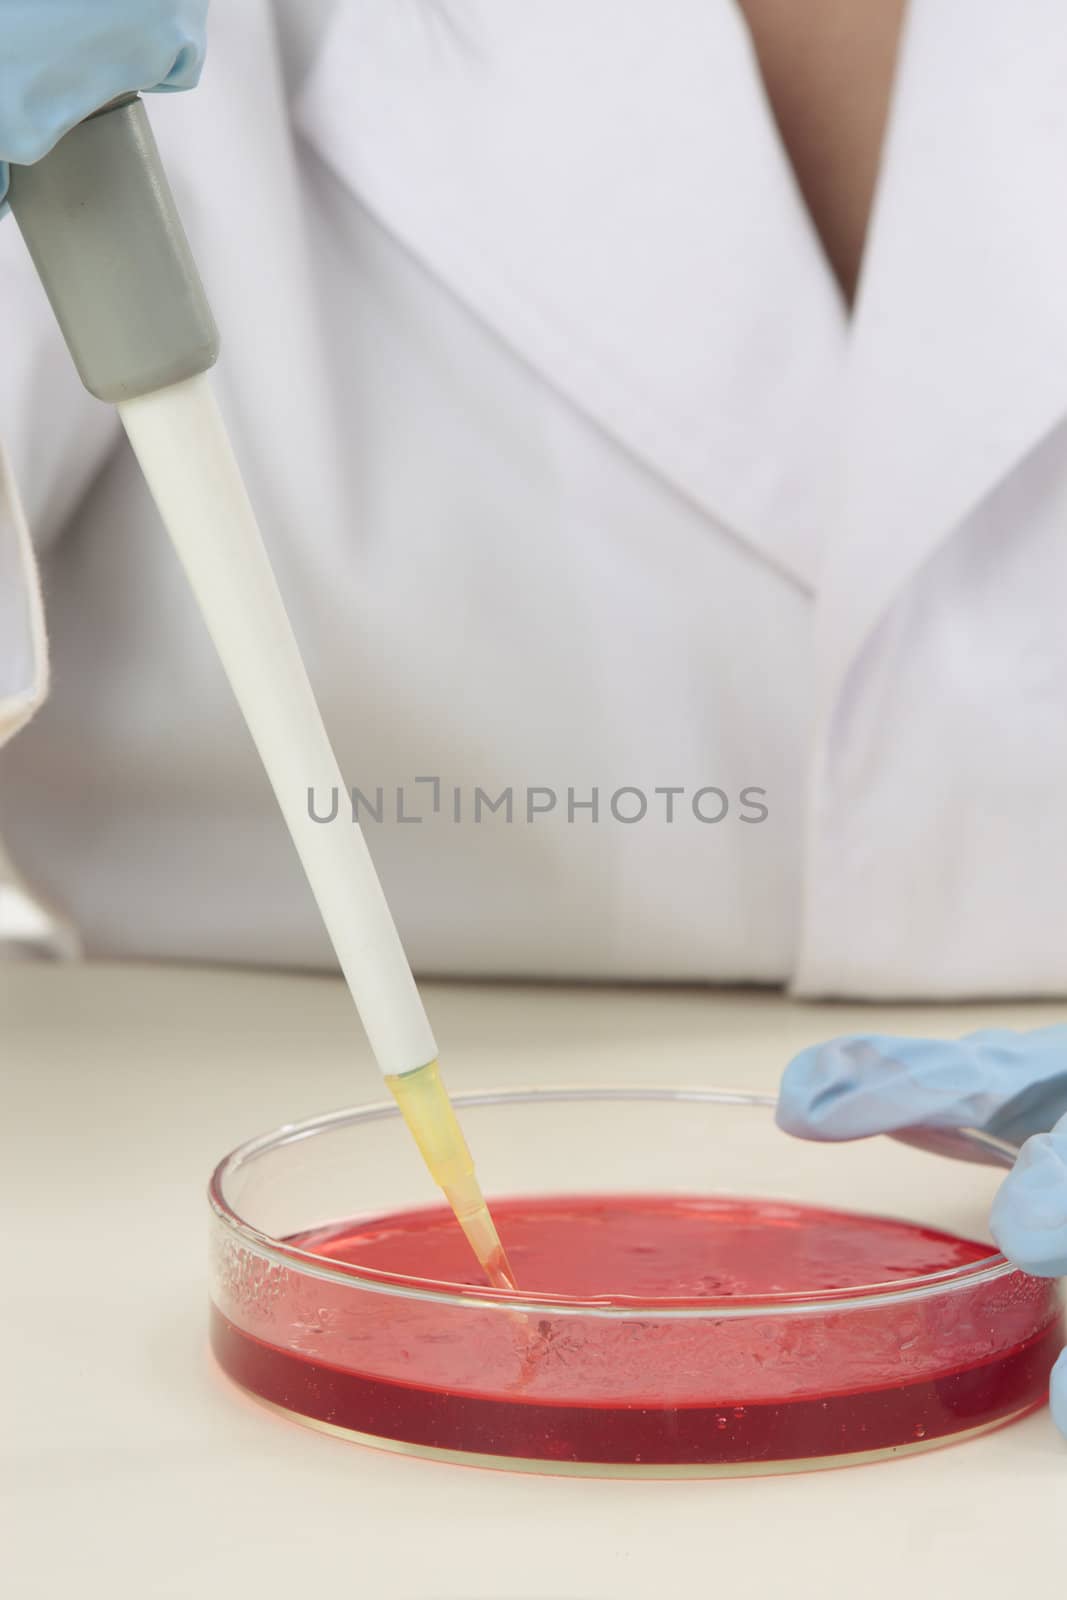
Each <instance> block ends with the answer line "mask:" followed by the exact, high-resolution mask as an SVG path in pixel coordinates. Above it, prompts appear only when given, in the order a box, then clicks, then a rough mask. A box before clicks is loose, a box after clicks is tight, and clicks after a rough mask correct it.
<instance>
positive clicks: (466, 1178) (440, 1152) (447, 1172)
mask: <svg viewBox="0 0 1067 1600" xmlns="http://www.w3.org/2000/svg"><path fill="white" fill-rule="evenodd" d="M385 1081H386V1083H387V1084H388V1085H389V1090H390V1093H391V1094H392V1096H393V1099H394V1100H395V1101H396V1103H397V1105H398V1106H399V1107H400V1110H401V1113H402V1114H403V1118H404V1121H405V1122H406V1123H407V1125H408V1128H409V1129H410V1130H411V1134H412V1137H413V1138H414V1140H415V1143H416V1144H417V1145H418V1147H419V1150H420V1152H421V1154H422V1159H423V1160H424V1161H425V1163H426V1165H427V1167H428V1168H429V1169H430V1176H431V1177H432V1178H433V1180H434V1182H435V1183H436V1184H437V1185H438V1186H439V1188H441V1189H443V1190H444V1194H445V1198H446V1200H447V1201H448V1203H449V1205H450V1206H451V1207H452V1210H453V1211H454V1212H455V1213H456V1220H457V1222H458V1223H459V1225H460V1227H461V1228H462V1229H463V1232H464V1234H465V1235H466V1239H467V1242H468V1244H469V1245H470V1247H471V1249H472V1250H473V1251H474V1254H475V1255H476V1256H477V1258H478V1262H479V1265H480V1266H481V1268H482V1271H483V1272H484V1273H485V1275H486V1277H487V1278H488V1279H489V1282H490V1283H491V1284H492V1286H493V1288H494V1289H515V1288H516V1287H517V1285H516V1282H515V1274H514V1273H513V1272H512V1270H511V1265H510V1263H509V1261H508V1258H507V1255H506V1254H505V1251H504V1246H503V1245H502V1244H501V1242H500V1235H499V1234H498V1233H497V1231H496V1224H495V1223H494V1221H493V1219H492V1217H491V1215H490V1213H489V1207H488V1206H487V1205H486V1203H485V1196H484V1195H483V1194H482V1191H481V1187H480V1185H479V1183H478V1179H477V1177H476V1176H475V1172H474V1161H473V1159H472V1157H471V1153H470V1151H469V1150H468V1148H467V1141H466V1139H464V1137H463V1130H462V1128H461V1127H460V1125H459V1122H458V1120H457V1118H456V1113H455V1110H454V1109H453V1106H452V1102H451V1100H450V1099H449V1098H448V1091H447V1090H446V1088H445V1086H444V1083H443V1082H442V1080H441V1070H440V1068H439V1066H438V1064H437V1062H436V1061H428V1062H427V1063H426V1065H425V1066H423V1067H418V1068H416V1070H415V1071H414V1072H403V1073H397V1074H394V1075H393V1076H391V1077H387V1078H386V1080H385Z"/></svg>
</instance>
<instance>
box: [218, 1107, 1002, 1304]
mask: <svg viewBox="0 0 1067 1600" xmlns="http://www.w3.org/2000/svg"><path fill="white" fill-rule="evenodd" d="M568 1100H579V1101H608V1102H619V1101H642V1100H644V1101H650V1100H651V1101H691V1102H695V1103H700V1104H705V1105H723V1106H728V1105H740V1106H749V1107H760V1106H762V1107H765V1108H766V1109H767V1110H772V1109H773V1107H774V1106H775V1105H776V1104H777V1096H775V1095H773V1094H764V1093H756V1092H752V1091H748V1090H740V1089H738V1090H735V1089H711V1088H709V1089H704V1088H700V1087H698V1086H688V1085H678V1086H672V1087H667V1086H659V1085H656V1086H643V1085H634V1086H626V1087H619V1086H616V1087H602V1086H600V1085H588V1086H586V1085H580V1084H554V1085H545V1086H538V1087H534V1086H524V1087H521V1088H515V1089H480V1090H467V1091H465V1092H463V1093H460V1094H454V1095H453V1096H452V1101H453V1104H454V1105H455V1106H456V1107H457V1109H459V1110H462V1109H463V1108H464V1107H475V1106H492V1105H522V1104H530V1103H539V1104H547V1103H551V1102H564V1101H568ZM399 1116H400V1111H399V1108H398V1107H397V1106H396V1104H395V1103H394V1102H392V1101H388V1100H381V1101H375V1102H373V1103H371V1104H369V1105H365V1106H349V1107H344V1108H342V1109H341V1110H339V1111H330V1112H326V1113H325V1114H323V1115H320V1116H317V1117H309V1118H307V1119H305V1120H304V1121H302V1122H294V1123H286V1124H283V1126H282V1127H280V1128H276V1129H274V1130H273V1131H272V1132H270V1133H265V1134H260V1135H258V1136H257V1137H255V1138H252V1139H248V1140H246V1141H245V1142H244V1144H241V1145H238V1146H237V1147H236V1149H234V1150H231V1151H230V1153H229V1154H228V1155H226V1156H224V1157H223V1158H222V1160H221V1161H220V1162H219V1163H218V1165H217V1166H216V1168H215V1170H214V1172H213V1173H212V1175H211V1179H210V1182H209V1184H208V1203H209V1205H210V1207H211V1210H212V1211H213V1213H214V1215H215V1217H216V1218H217V1219H218V1221H219V1222H220V1223H221V1224H222V1225H223V1227H225V1228H226V1229H227V1230H228V1231H229V1232H231V1233H233V1234H235V1235H236V1236H237V1237H238V1238H239V1239H240V1240H241V1241H242V1243H244V1244H245V1245H247V1246H250V1247H251V1248H253V1249H254V1250H255V1251H257V1253H258V1254H259V1255H261V1256H263V1257H265V1258H266V1259H267V1260H269V1261H270V1262H271V1263H272V1264H274V1265H276V1266H280V1267H283V1268H287V1269H289V1270H290V1271H294V1272H298V1273H300V1274H301V1275H302V1276H305V1277H311V1278H316V1279H320V1280H323V1281H325V1282H328V1283H335V1284H338V1285H341V1286H347V1287H349V1288H351V1289H353V1290H355V1289H359V1290H363V1291H365V1292H367V1293H371V1294H382V1295H390V1296H395V1297H398V1298H401V1299H409V1300H421V1301H429V1302H431V1303H432V1304H436V1305H448V1306H454V1307H458V1308H468V1309H471V1310H481V1311H486V1310H489V1311H500V1312H516V1311H517V1312H527V1313H529V1312H531V1311H537V1310H548V1311H551V1313H552V1315H553V1316H554V1317H558V1316H576V1317H594V1318H610V1319H615V1320H630V1321H633V1320H641V1319H646V1318H652V1317H654V1318H655V1319H656V1321H657V1322H659V1321H666V1322H674V1321H693V1320H698V1319H699V1320H719V1319H723V1320H727V1319H728V1320H734V1319H738V1318H744V1317H766V1316H768V1315H769V1314H773V1315H774V1316H775V1317H780V1316H818V1315H820V1314H826V1313H828V1312H833V1311H839V1312H843V1311H850V1310H857V1311H858V1310H865V1309H872V1308H874V1307H879V1306H888V1305H900V1304H907V1303H914V1302H918V1301H920V1300H923V1299H925V1298H927V1297H928V1296H930V1295H935V1294H936V1295H944V1294H951V1293H953V1292H955V1291H958V1290H963V1289H972V1288H974V1287H975V1285H977V1284H982V1283H990V1282H994V1281H995V1280H996V1279H998V1278H1002V1277H1007V1276H1009V1275H1010V1274H1012V1273H1014V1272H1017V1271H1018V1268H1017V1267H1015V1266H1013V1264H1012V1263H1011V1262H1010V1261H1008V1260H1007V1259H1006V1258H1005V1257H1004V1256H1003V1255H1002V1254H1001V1252H1000V1251H998V1250H995V1249H993V1248H991V1249H990V1253H989V1255H988V1256H986V1257H983V1258H981V1259H980V1260H978V1261H972V1262H967V1263H966V1264H965V1265H963V1266H960V1267H952V1268H949V1269H948V1270H946V1271H943V1272H936V1273H926V1274H923V1275H922V1276H920V1277H915V1278H898V1279H895V1280H894V1281H893V1282H891V1283H885V1284H864V1285H857V1286H854V1287H851V1288H848V1289H837V1290H829V1291H827V1290H821V1291H819V1292H818V1293H813V1294H806V1293H793V1294H766V1295H749V1296H746V1297H744V1298H741V1297H731V1298H729V1299H721V1300H719V1299H713V1298H707V1299H690V1300H683V1299H677V1300H676V1299H666V1298H660V1299H644V1300H639V1299H634V1298H627V1297H624V1296H612V1297H611V1298H610V1299H609V1298H599V1299H597V1298H592V1299H580V1298H578V1297H576V1296H569V1295H549V1294H522V1293H521V1292H519V1293H508V1292H506V1291H504V1290H499V1289H490V1288H488V1287H486V1288H477V1287H473V1288H468V1287H466V1286H461V1285H446V1284H441V1283H439V1282H437V1281H436V1280H433V1279H428V1278H412V1277H402V1276H400V1275H399V1274H396V1273H391V1272H382V1271H379V1270H377V1269H375V1268H369V1267H353V1266H349V1265H347V1264H344V1263H337V1262H331V1261H328V1260H327V1259H326V1257H324V1256H317V1255H315V1254H313V1253H312V1252H310V1251H307V1250H301V1249H298V1248H297V1247H296V1246H294V1245H291V1244H288V1243H287V1242H286V1241H285V1240H284V1239H276V1238H274V1237H273V1236H272V1235H270V1234H268V1233H264V1232H263V1231H262V1230H261V1229H259V1228H257V1227H255V1225H254V1224H252V1223H250V1222H248V1221H247V1220H246V1219H245V1218H243V1217H242V1216H240V1214H239V1213H238V1212H237V1210H236V1209H235V1208H234V1207H233V1206H232V1205H231V1204H230V1201H229V1200H228V1198H227V1194H226V1186H227V1183H228V1181H229V1180H230V1179H231V1178H234V1177H235V1176H236V1175H237V1174H238V1173H239V1172H240V1171H241V1170H242V1168H244V1167H247V1166H249V1165H251V1164H252V1163H254V1162H256V1161H258V1160H262V1159H264V1158H265V1157H267V1156H269V1155H271V1154H273V1153H274V1152H275V1151H277V1150H280V1149H282V1148H284V1147H285V1146H286V1145H290V1144H296V1143H298V1142H300V1141H302V1140H305V1139H311V1138H315V1137H317V1136H318V1135H321V1134H324V1133H330V1132H332V1131H335V1130H336V1129H338V1128H343V1127H351V1126H359V1125H360V1124H365V1123H372V1122H379V1121H383V1120H386V1119H389V1118H399ZM959 1137H960V1139H961V1140H962V1142H963V1143H964V1144H965V1145H967V1146H970V1148H971V1150H972V1151H973V1158H974V1159H975V1160H979V1161H984V1162H986V1163H991V1164H993V1165H997V1166H1002V1167H1004V1168H1005V1170H1007V1169H1008V1168H1009V1167H1011V1166H1012V1165H1013V1163H1014V1161H1015V1158H1016V1155H1017V1153H1018V1152H1017V1151H1016V1149H1015V1148H1014V1146H1013V1145H1010V1144H1008V1143H1007V1142H1006V1141H1004V1140H1002V1139H997V1138H995V1137H994V1136H993V1135H992V1134H987V1133H983V1132H982V1131H981V1130H979V1129H975V1128H965V1129H961V1130H960V1131H959Z"/></svg>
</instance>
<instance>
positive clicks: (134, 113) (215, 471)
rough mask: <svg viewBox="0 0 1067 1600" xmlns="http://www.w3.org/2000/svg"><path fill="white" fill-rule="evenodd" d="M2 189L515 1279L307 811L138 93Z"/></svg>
mask: <svg viewBox="0 0 1067 1600" xmlns="http://www.w3.org/2000/svg"><path fill="white" fill-rule="evenodd" d="M9 200H10V203H11V209H12V212H13V213H14V216H15V219H16V221H17V222H18V225H19V228H20V229H21V231H22V234H23V237H24V239H25V241H26V244H27V246H28V248H29V251H30V255H31V256H32V258H33V262H34V265H35V267H36V268H37V272H38V274H39V276H40V278H41V281H42V283H43V284H44V288H45V291H46V293H47V295H48V298H49V300H50V301H51V304H52V309H53V311H54V312H55V314H56V317H57V320H58V322H59V325H60V328H61V330H62V332H63V336H64V338H65V339H66V342H67V345H68V348H69V349H70V352H71V355H72V356H73V358H74V363H75V365H76V367H77V369H78V373H79V375H80V377H81V379H82V382H83V383H84V384H85V386H86V388H87V389H88V390H89V391H90V393H91V394H94V395H95V396H96V397H97V398H98V399H100V400H105V401H108V402H110V403H112V404H114V405H116V406H117V407H118V410H119V414H120V416H121V418H122V421H123V425H124V427H125V428H126V432H127V434H128V435H129V438H130V442H131V444H132V445H133V449H134V452H135V454H136V455H137V458H138V461H139V462H140V465H141V469H142V471H143V473H144V475H145V478H146V480H147V482H148V485H149V488H150V489H151V491H152V494H153V497H154V499H155V501H156V504H157V506H158V508H159V511H160V514H161V516H162V518H163V521H164V523H165V525H166V527H167V529H168V532H169V533H170V535H171V537H172V539H173V541H174V544H175V547H176V549H177V551H178V555H179V557H180V559H181V561H182V564H183V566H184V568H185V571H186V574H187V576H188V578H189V581H190V583H191V585H192V588H193V591H194V593H195V595H196V598H197V601H198V603H199V606H200V609H201V612H202V614H203V616H204V620H205V622H206V623H207V626H208V629H209V631H210V633H211V636H212V638H213V640H214V642H215V646H216V649H217V650H218V653H219V656H220V658H221V660H222V664H223V667H224V668H225V671H226V674H227V676H228V678H229V680H230V683H231V685H232V687H233V690H234V694H235V695H236V698H237V701H238V704H239V705H240V708H241V711H242V713H243V714H244V717H245V720H246V722H247V724H248V727H249V730H250V732H251V734H252V737H253V740H254V741H255V744H256V748H257V749H258V751H259V754H260V758H261V760H262V762H263V765H264V767H265V768H266V771H267V775H268V777H269V779H270V781H271V785H272V787H273V789H274V792H275V795H276V797H277V799H278V803H279V805H280V807H281V810H282V814H283V816H284V817H285V821H286V823H287V825H288V828H289V832H290V834H291V836H292V839H293V842H294V844H295V846H296V849H297V851H298V853H299V856H300V860H301V862H302V864H303V867H304V871H305V873H306V875H307V878H308V881H309V883H310V885H311V889H312V892H313V894H314V896H315V899H316V901H317V903H318V906H319V910H320V912H321V914H322V918H323V921H324V923H325V924H326V929H327V932H328V933H329V935H330V939H331V941H332V943H333V946H334V949H335V950H336V952H337V957H338V960H339V962H340V965H341V970H342V972H343V973H344V976H345V979H346V981H347V983H348V987H349V989H350V991H351V994H352V998H353V1000H354V1001H355V1004H356V1008H357V1010H358V1012H359V1015H360V1017H361V1019H362V1022H363V1026H364V1028H365V1030H366V1033H367V1037H368V1039H369V1041H370V1045H371V1049H372V1051H373V1053H374V1057H375V1060H376V1061H377V1063H378V1066H379V1069H380V1070H381V1072H382V1075H383V1076H384V1078H385V1081H386V1084H387V1085H388V1087H389V1089H390V1091H391V1093H392V1094H393V1097H394V1098H395V1100H396V1102H397V1104H398V1106H399V1108H400V1111H401V1113H402V1115H403V1117H404V1120H405V1122H406V1123H407V1125H408V1127H409V1128H410V1130H411V1132H412V1134H413V1135H414V1137H415V1141H416V1143H417V1145H418V1148H419V1150H420V1152H421V1154H422V1157H423V1159H424V1161H425V1162H426V1165H427V1167H428V1168H429V1170H430V1173H431V1176H432V1177H433V1179H434V1181H435V1182H436V1183H437V1184H438V1185H439V1187H440V1188H441V1189H442V1190H443V1191H444V1194H445V1196H446V1198H447V1200H448V1202H449V1204H450V1205H451V1207H452V1209H453V1211H454V1212H455V1214H456V1217H457V1219H458V1221H459V1223H460V1226H461V1227H462V1229H463V1231H464V1233H465V1234H466V1236H467V1239H468V1241H469V1242H470V1244H471V1247H472V1249H473V1250H474V1253H475V1255H476V1256H477V1258H478V1260H479V1262H480V1263H481V1265H482V1267H483V1269H484V1271H485V1272H486V1274H487V1276H488V1277H489V1280H490V1282H491V1283H493V1284H495V1285H496V1286H498V1287H503V1288H512V1287H514V1278H513V1276H512V1273H511V1269H510V1267H509V1265H508V1261H507V1257H506V1255H505V1253H504V1250H503V1247H502V1245H501V1243H500V1239H499V1237H498V1236H497V1232H496V1228H495V1226H494V1223H493V1220H492V1217H491V1216H490V1213H489V1209H488V1207H487V1206H486V1203H485V1199H484V1197H483V1195H482V1192H481V1188H480V1186H479V1184H478V1180H477V1177H476V1175H475V1170H474V1163H473V1160H472V1159H471V1155H470V1151H469V1150H468V1148H467V1144H466V1141H465V1139H464V1137H463V1133H462V1130H461V1128H460V1126H459V1122H458V1120H457V1118H456V1115H455V1112H454V1110H453V1108H452V1104H451V1101H450V1100H449V1098H448V1094H447V1092H446V1090H445V1087H444V1084H443V1082H442V1079H441V1074H440V1070H439V1067H438V1063H437V1044H436V1042H435V1040H434V1036H433V1033H432V1031H431V1028H430V1024H429V1020H428V1018H427V1016H426V1012H425V1010H424V1008H423V1004H422V1000H421V998H420V996H419V992H418V989H417V987H416V984H415V980H414V977H413V975H412V972H411V968H410V966H409V965H408V961H407V957H406V956H405V954H404V949H403V946H402V944H401V942H400V936H399V934H398V932H397V929H396V925H395V924H394V922H393V919H392V916H391V914H390V911H389V907H388V904H387V902H386V899H385V895H384V893H383V891H382V887H381V884H380V882H379V880H378V876H377V873H376V872H375V870H374V865H373V862H372V861H371V856H370V851H369V850H368V848H367V844H366V840H365V838H364V836H363V833H362V830H361V829H360V828H359V826H358V824H356V823H353V824H352V826H351V827H347V826H346V827H344V828H332V827H326V826H323V825H321V824H319V823H316V822H315V821H314V820H313V818H312V817H311V815H310V809H309V808H308V806H307V805H306V796H307V794H308V793H316V792H323V791H325V792H327V793H330V792H331V791H336V792H344V783H343V779H342V777H341V773H340V769H339V767H338V765H337V760H336V757H335V756H334V753H333V750H332V748H331V746H330V742H329V738H328V736H327V734H326V730H325V727H324V726H323V722H322V718H321V715H320V713H319V709H318V705H317V703H316V701H315V697H314V694H313V692H312V689H311V685H310V683H309V681H308V677H307V673H306V671H305V669H304V665H303V661H302V659H301V656H300V652H299V649H298V646H297V643H296V640H295V638H294V636H293V632H292V629H291V627H290V625H289V619H288V616H287V615H286V611H285V606H284V604H283V601H282V598H281V595H280V593H279V590H278V587H277V584H276V582H275V579H274V573H273V571H272V569H271V565H270V561H269V559H268V556H267V552H266V550H265V548H264V545H263V541H262V539H261V537H260V533H259V528H258V525H257V523H256V518H255V514H254V512H253V510H252V506H251V503H250V501H249V499H248V495H247V493H246V491H245V488H244V484H243V482H242V479H241V475H240V471H239V469H238V466H237V463H236V460H235V459H234V456H233V452H232V449H231V447H230V442H229V438H228V436H227V433H226V429H225V425H224V423H223V421H222V417H221V415H220V413H219V411H218V408H217V406H216V404H215V399H214V394H213V391H212V389H211V386H210V380H209V379H208V377H207V373H208V371H209V369H210V368H211V367H212V366H213V365H214V363H215V360H216V357H217V355H218V349H219V341H218V333H217V330H216V327H215V322H214V318H213V317H212V314H211V310H210V307H209V305H208V302H207V298H206V296H205V293H204V289H203V286H202V284H201V281H200V276H199V273H198V271H197V268H196V264H195V262H194V260H193V256H192V252H191V250H190V248H189V244H188V241H187V240H186V237H185V233H184V230H183V228H182V225H181V221H180V219H179V217H178V213H177V209H176V207H175V205H174V200H173V197H172V195H171V192H170V188H169V186H168V184H167V180H166V175H165V173H164V171H163V165H162V162H161V161H160V158H159V153H158V150H157V149H156V145H155V141H154V139H153V137H152V131H151V128H150V126H149V122H148V117H147V115H146V113H145V110H144V106H143V105H142V103H141V101H140V99H139V98H138V97H137V96H136V95H128V96H123V97H121V98H120V99H119V100H117V101H115V102H113V103H112V104H111V105H109V106H106V107H104V108H103V109H102V110H101V111H98V112H96V113H95V114H94V115H93V116H92V117H89V118H87V119H86V121H85V122H82V123H80V124H79V125H78V127H76V128H74V129H73V130H72V131H71V132H70V133H68V134H67V135H66V136H65V137H64V138H63V139H61V140H60V141H59V143H58V144H57V145H56V146H55V148H54V149H53V150H52V151H51V153H50V154H49V155H47V156H45V157H44V159H43V160H41V161H39V162H37V163H36V164H35V165H34V166H32V167H18V166H13V167H12V168H11V181H10V189H9Z"/></svg>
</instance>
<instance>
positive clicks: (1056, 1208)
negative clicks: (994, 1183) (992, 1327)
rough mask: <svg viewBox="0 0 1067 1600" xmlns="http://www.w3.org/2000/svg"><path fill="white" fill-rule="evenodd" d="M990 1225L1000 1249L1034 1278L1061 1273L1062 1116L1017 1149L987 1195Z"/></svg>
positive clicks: (1066, 1212)
mask: <svg viewBox="0 0 1067 1600" xmlns="http://www.w3.org/2000/svg"><path fill="white" fill-rule="evenodd" d="M989 1226H990V1230H991V1232H992V1234H993V1237H994V1239H995V1240H996V1241H997V1244H998V1245H999V1247H1000V1249H1001V1250H1002V1251H1003V1252H1004V1254H1005V1255H1006V1256H1007V1257H1008V1259H1009V1261H1013V1262H1014V1263H1015V1264H1016V1266H1019V1267H1022V1268H1023V1270H1024V1271H1025V1272H1032V1273H1033V1274H1034V1275H1035V1276H1036V1277H1040V1278H1058V1277H1060V1276H1061V1275H1063V1274H1064V1273H1067V1117H1064V1118H1061V1119H1060V1121H1059V1122H1058V1123H1057V1124H1056V1126H1055V1127H1054V1128H1053V1129H1052V1131H1051V1132H1050V1133H1038V1134H1035V1135H1034V1137H1033V1138H1032V1139H1028V1140H1027V1141H1026V1143H1025V1144H1024V1145H1023V1147H1022V1149H1021V1150H1020V1152H1019V1159H1018V1161H1016V1163H1015V1165H1014V1167H1013V1168H1012V1170H1011V1172H1010V1173H1009V1174H1008V1176H1007V1177H1006V1178H1005V1179H1004V1182H1003V1183H1002V1184H1001V1186H1000V1189H999V1191H998V1193H997V1197H996V1199H995V1200H994V1201H993V1209H992V1212H991V1213H990V1218H989Z"/></svg>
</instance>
